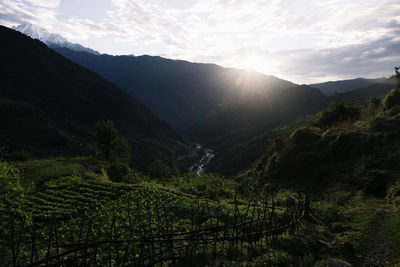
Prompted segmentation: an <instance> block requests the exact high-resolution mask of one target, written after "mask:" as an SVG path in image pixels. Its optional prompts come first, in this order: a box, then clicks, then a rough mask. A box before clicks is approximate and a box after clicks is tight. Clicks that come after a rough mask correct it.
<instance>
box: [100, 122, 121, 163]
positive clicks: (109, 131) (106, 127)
mask: <svg viewBox="0 0 400 267" xmlns="http://www.w3.org/2000/svg"><path fill="white" fill-rule="evenodd" d="M96 136H97V142H98V145H99V148H100V150H101V152H102V153H103V154H104V158H105V159H106V160H107V161H110V159H111V153H112V151H113V149H114V148H115V146H116V141H117V137H118V134H117V130H116V129H115V127H114V124H113V122H112V121H109V120H107V121H99V122H98V123H97V124H96Z"/></svg>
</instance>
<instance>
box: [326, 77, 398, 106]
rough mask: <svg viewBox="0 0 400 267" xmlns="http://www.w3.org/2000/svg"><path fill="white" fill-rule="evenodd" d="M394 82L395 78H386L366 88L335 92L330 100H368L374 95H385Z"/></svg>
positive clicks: (341, 101)
mask: <svg viewBox="0 0 400 267" xmlns="http://www.w3.org/2000/svg"><path fill="white" fill-rule="evenodd" d="M393 84H394V78H393V77H391V78H388V79H385V80H383V81H381V82H379V83H375V84H372V85H369V86H367V87H364V88H359V89H355V90H352V91H349V92H343V93H335V94H333V95H331V96H330V97H329V99H330V101H334V102H338V103H339V102H340V103H343V102H359V101H363V100H366V99H368V98H370V97H373V96H378V97H379V96H384V95H385V94H387V93H388V92H389V91H390V90H391V89H392V88H393Z"/></svg>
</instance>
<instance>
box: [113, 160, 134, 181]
mask: <svg viewBox="0 0 400 267" xmlns="http://www.w3.org/2000/svg"><path fill="white" fill-rule="evenodd" d="M130 172H131V169H130V168H129V166H128V164H126V163H123V162H119V161H115V162H112V163H110V165H109V166H108V167H107V173H108V176H109V177H110V179H111V180H112V181H114V182H118V183H120V182H124V181H126V180H129V176H130Z"/></svg>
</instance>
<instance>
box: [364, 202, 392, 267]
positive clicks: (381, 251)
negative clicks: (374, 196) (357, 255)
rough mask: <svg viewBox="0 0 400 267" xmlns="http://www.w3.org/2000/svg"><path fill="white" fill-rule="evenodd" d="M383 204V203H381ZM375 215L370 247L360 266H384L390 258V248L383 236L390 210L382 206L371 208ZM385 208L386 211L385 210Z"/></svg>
mask: <svg viewBox="0 0 400 267" xmlns="http://www.w3.org/2000/svg"><path fill="white" fill-rule="evenodd" d="M382 204H383V203H382ZM371 208H372V209H374V210H375V211H376V213H377V219H376V224H375V225H374V227H373V232H371V235H373V236H374V241H373V243H372V246H371V247H370V249H369V250H368V251H367V253H366V255H365V257H364V258H363V260H362V263H361V265H362V266H385V265H386V264H388V263H389V257H390V253H391V250H390V246H389V242H388V240H387V239H386V236H385V229H386V228H385V227H386V223H387V220H388V218H389V215H390V212H392V211H391V209H390V208H388V207H385V205H384V204H383V205H382V206H381V207H379V208H377V207H371ZM385 208H386V209H385Z"/></svg>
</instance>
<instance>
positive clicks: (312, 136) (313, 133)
mask: <svg viewBox="0 0 400 267" xmlns="http://www.w3.org/2000/svg"><path fill="white" fill-rule="evenodd" d="M319 138H320V130H319V129H318V128H315V127H303V128H299V129H297V130H295V131H294V132H293V133H292V134H291V135H290V138H289V140H290V141H291V143H292V144H295V145H301V144H308V143H312V142H314V141H317V140H318V139H319Z"/></svg>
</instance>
